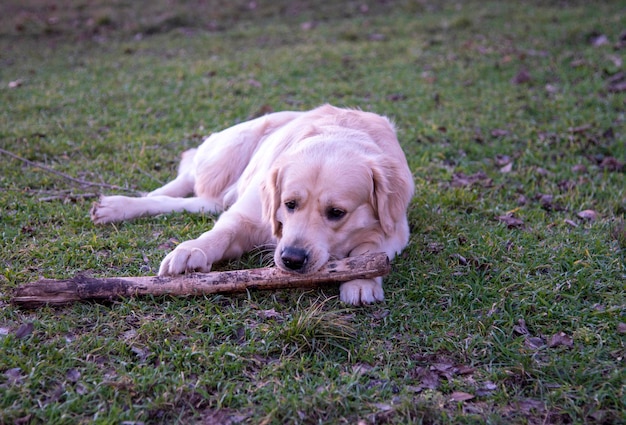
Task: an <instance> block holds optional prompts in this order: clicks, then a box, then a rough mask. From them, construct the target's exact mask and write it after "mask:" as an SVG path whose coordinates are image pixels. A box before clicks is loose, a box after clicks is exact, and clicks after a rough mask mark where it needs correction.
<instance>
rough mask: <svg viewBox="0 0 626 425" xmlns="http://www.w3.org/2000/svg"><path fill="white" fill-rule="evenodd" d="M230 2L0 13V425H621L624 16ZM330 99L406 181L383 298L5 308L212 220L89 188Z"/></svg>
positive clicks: (624, 392) (130, 268) (140, 258)
mask: <svg viewBox="0 0 626 425" xmlns="http://www.w3.org/2000/svg"><path fill="white" fill-rule="evenodd" d="M220 3H224V2H216V1H212V0H208V1H205V2H200V1H187V2H178V3H175V4H174V3H173V2H168V1H165V0H157V1H154V2H131V1H123V0H118V1H114V2H105V1H104V0H92V1H81V2H76V1H69V0H60V1H57V2H54V3H50V2H43V1H38V0H29V1H18V0H8V1H5V2H3V3H2V5H1V6H0V148H1V149H2V150H1V151H0V169H1V170H2V172H1V173H0V234H1V239H0V424H4V423H6V424H37V423H45V424H73V423H96V424H109V423H110V424H156V423H183V424H190V423H198V424H239V423H241V424H245V423H254V424H259V423H260V424H274V423H275V424H283V423H294V424H296V423H301V424H312V423H328V424H330V423H338V424H339V423H351V424H357V423H359V424H379V423H397V424H405V423H424V424H445V423H454V424H457V423H466V424H469V423H490V424H561V423H562V424H570V423H580V424H582V423H599V424H602V423H606V424H609V423H626V408H625V407H624V406H625V405H626V384H625V382H626V370H625V362H626V360H625V355H626V347H625V342H626V266H625V252H626V224H625V220H624V216H625V215H626V178H625V173H626V165H625V163H626V131H625V130H626V126H625V120H626V115H625V110H626V107H625V99H626V98H625V96H624V91H625V89H626V74H625V71H624V65H623V60H624V52H625V51H626V50H625V49H626V32H625V30H626V28H625V27H624V22H626V9H625V8H624V7H623V4H620V2H610V1H599V2H593V4H591V2H583V1H574V0H572V1H559V2H556V1H547V2H539V1H526V2H513V1H495V0H491V1H490V0H488V1H482V2H479V1H471V0H468V1H459V2H453V1H442V2H440V1H434V0H433V1H430V0H424V1H419V2H418V1H403V0H390V1H367V0H364V1H361V2H355V1H347V2H330V1H328V2H327V1H316V2H303V1H301V2H292V1H287V0H278V1H275V2H256V1H234V2H227V3H228V5H227V6H224V5H220ZM325 102H328V103H332V104H334V105H337V106H348V107H358V108H360V109H363V110H368V111H374V112H378V113H381V114H384V115H387V116H389V117H391V118H392V119H393V120H394V122H395V123H396V126H397V129H398V136H399V139H400V141H401V144H402V146H403V148H404V150H405V152H406V155H407V158H408V161H409V165H410V167H411V169H412V171H413V175H414V180H415V184H416V194H415V197H414V199H413V201H412V203H411V207H410V210H409V218H410V225H411V229H412V236H411V240H410V244H409V246H408V247H407V248H406V250H405V251H404V252H403V253H402V255H400V256H399V257H398V258H397V259H396V261H395V262H394V264H393V270H392V273H391V274H390V275H389V276H388V277H387V278H386V280H385V288H386V296H387V299H386V301H385V302H384V303H379V304H375V305H371V306H366V307H347V306H345V305H342V304H341V303H340V302H339V301H338V300H337V294H338V291H337V288H336V287H334V286H330V287H328V288H325V289H323V290H309V291H299V290H289V291H287V290H285V291H271V292H261V291H255V292H250V293H247V294H244V295H219V296H206V297H195V298H194V297H188V298H174V297H153V298H132V299H125V300H121V301H116V302H110V303H90V302H84V303H77V304H74V305H70V306H66V307H55V308H52V307H42V308H39V309H34V310H27V309H22V308H18V307H17V306H15V305H13V304H12V303H11V295H12V293H13V290H14V288H16V287H17V286H19V285H21V284H24V283H27V282H30V281H34V280H37V279H39V278H41V277H45V278H56V279H62V278H69V277H72V276H75V275H76V274H79V273H86V274H89V275H92V276H134V275H150V274H155V273H156V271H157V270H158V266H159V264H160V261H161V259H162V258H163V257H164V256H165V255H166V254H167V253H168V252H169V251H170V250H172V249H173V248H174V247H175V246H176V244H177V243H179V242H181V241H184V240H187V239H190V238H195V237H197V236H198V235H199V234H200V233H202V232H204V231H206V230H207V229H209V228H210V227H211V226H212V224H213V223H214V220H215V218H214V217H211V216H208V215H192V214H173V215H165V216H159V217H153V218H144V219H139V220H136V221H134V222H132V223H123V224H117V225H106V226H95V225H94V224H92V223H91V221H90V219H89V209H90V206H91V204H92V202H93V201H94V200H95V199H96V197H97V196H98V195H99V194H102V193H106V194H111V193H121V194H128V193H131V194H132V193H137V192H142V191H149V190H152V189H154V188H156V187H158V186H160V185H161V184H162V183H163V182H166V181H168V180H170V179H171V178H172V177H173V176H174V175H175V173H176V165H177V162H178V157H179V154H180V152H182V151H183V150H185V149H187V148H189V147H192V146H196V145H197V144H199V143H200V142H201V140H202V139H203V137H205V136H207V135H209V134H210V133H211V132H213V131H218V130H221V129H223V128H225V127H227V126H230V125H232V124H234V123H237V122H242V121H244V120H247V119H249V118H251V117H256V116H259V115H262V114H264V113H267V112H271V111H280V110H285V109H295V110H304V109H309V108H312V107H315V106H318V105H320V104H322V103H325ZM270 262H271V253H269V252H267V251H258V252H254V253H251V254H249V255H246V256H245V257H244V258H242V259H241V260H239V261H235V262H231V263H228V264H222V265H221V266H220V267H219V268H218V269H221V270H225V269H236V268H251V267H260V266H265V265H268V264H269V263H270Z"/></svg>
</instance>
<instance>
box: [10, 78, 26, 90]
mask: <svg viewBox="0 0 626 425" xmlns="http://www.w3.org/2000/svg"><path fill="white" fill-rule="evenodd" d="M23 85H24V80H14V81H9V88H10V89H16V88H19V87H22V86H23Z"/></svg>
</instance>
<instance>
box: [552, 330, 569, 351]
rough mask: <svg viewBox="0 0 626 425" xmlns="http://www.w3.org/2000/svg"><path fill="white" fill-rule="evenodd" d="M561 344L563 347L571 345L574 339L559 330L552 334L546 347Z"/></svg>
mask: <svg viewBox="0 0 626 425" xmlns="http://www.w3.org/2000/svg"><path fill="white" fill-rule="evenodd" d="M561 345H564V346H565V347H572V346H573V345H574V340H573V339H572V337H571V336H569V335H567V334H566V333H565V332H559V333H557V334H555V335H552V337H551V338H550V341H549V342H548V347H550V348H554V347H558V346H561Z"/></svg>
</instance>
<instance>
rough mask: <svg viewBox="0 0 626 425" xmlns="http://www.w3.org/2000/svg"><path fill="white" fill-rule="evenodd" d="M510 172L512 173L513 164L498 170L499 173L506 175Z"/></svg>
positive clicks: (510, 163)
mask: <svg viewBox="0 0 626 425" xmlns="http://www.w3.org/2000/svg"><path fill="white" fill-rule="evenodd" d="M511 171H513V163H512V162H509V163H508V164H506V165H505V166H504V167H502V168H500V172H501V173H502V174H507V173H510V172H511Z"/></svg>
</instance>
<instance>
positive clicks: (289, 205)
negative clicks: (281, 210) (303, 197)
mask: <svg viewBox="0 0 626 425" xmlns="http://www.w3.org/2000/svg"><path fill="white" fill-rule="evenodd" d="M296 206H297V204H296V201H287V202H285V207H286V208H287V209H288V210H289V211H293V210H295V209H296Z"/></svg>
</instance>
